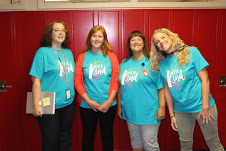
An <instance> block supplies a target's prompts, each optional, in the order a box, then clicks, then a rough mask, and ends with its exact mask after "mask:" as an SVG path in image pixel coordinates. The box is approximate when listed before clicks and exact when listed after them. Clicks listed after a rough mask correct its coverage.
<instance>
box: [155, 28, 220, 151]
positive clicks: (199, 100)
mask: <svg viewBox="0 0 226 151" xmlns="http://www.w3.org/2000/svg"><path fill="white" fill-rule="evenodd" d="M208 66H209V64H208V63H207V61H206V60H205V59H204V58H203V57H202V55H201V53H200V52H199V50H198V49H197V48H195V47H190V46H187V45H185V44H184V42H183V41H182V40H181V39H180V38H179V36H178V35H177V34H176V33H173V32H171V31H169V30H168V29H165V28H162V29H158V30H156V31H155V32H154V34H153V36H152V40H151V67H152V70H153V71H154V72H160V75H161V77H162V79H163V82H164V86H165V96H166V101H167V105H168V108H169V113H170V119H171V126H172V128H173V130H175V131H178V134H179V139H180V146H181V150H182V151H183V150H185V151H192V145H193V131H194V127H195V122H196V120H197V121H198V123H199V126H200V128H201V131H202V134H203V136H204V138H205V141H206V143H207V145H208V147H209V149H210V150H211V151H215V150H218V151H224V149H223V147H222V145H221V143H220V141H219V137H218V127H217V108H216V105H215V101H214V99H213V97H212V95H211V94H210V85H209V79H208V72H207V67H208Z"/></svg>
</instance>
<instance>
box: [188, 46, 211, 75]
mask: <svg viewBox="0 0 226 151" xmlns="http://www.w3.org/2000/svg"><path fill="white" fill-rule="evenodd" d="M190 53H191V55H192V56H191V57H192V63H193V65H194V67H195V70H196V72H197V73H199V72H200V71H201V70H202V69H203V68H205V67H206V68H208V67H209V63H208V62H207V61H206V60H205V59H204V57H203V56H202V54H201V53H200V52H199V50H198V49H197V48H196V47H191V50H190Z"/></svg>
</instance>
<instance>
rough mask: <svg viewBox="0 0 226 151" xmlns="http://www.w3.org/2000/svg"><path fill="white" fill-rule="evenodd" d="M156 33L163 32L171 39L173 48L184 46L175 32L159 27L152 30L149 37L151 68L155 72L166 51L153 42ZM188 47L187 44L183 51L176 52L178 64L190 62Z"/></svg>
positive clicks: (182, 64) (183, 64)
mask: <svg viewBox="0 0 226 151" xmlns="http://www.w3.org/2000/svg"><path fill="white" fill-rule="evenodd" d="M157 33H165V34H166V35H168V36H169V38H170V39H171V40H172V43H173V46H174V48H176V49H177V48H179V47H181V46H184V45H185V44H184V42H183V40H181V39H180V37H179V36H178V34H177V33H173V32H171V31H170V30H169V29H166V28H161V29H157V30H155V31H154V34H153V35H152V38H151V53H150V54H151V70H152V71H153V72H155V73H158V72H159V62H160V61H162V60H164V59H165V58H166V57H167V54H166V52H163V51H161V50H160V49H159V48H158V47H157V46H156V44H155V42H154V35H155V34H157ZM189 53H190V49H189V47H188V46H186V47H184V49H183V51H180V52H179V53H178V57H177V60H178V65H180V66H182V67H184V66H185V65H186V64H188V63H189V62H190V56H189Z"/></svg>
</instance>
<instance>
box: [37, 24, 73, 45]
mask: <svg viewBox="0 0 226 151" xmlns="http://www.w3.org/2000/svg"><path fill="white" fill-rule="evenodd" d="M55 23H61V24H63V25H64V28H65V30H66V26H65V23H64V22H62V21H58V20H54V21H52V22H50V23H49V24H48V25H46V27H45V29H44V32H43V34H42V37H41V41H40V45H41V47H51V46H52V32H53V25H54V24H55ZM69 46H70V37H69V34H68V31H66V37H65V40H64V42H63V43H62V47H63V48H69Z"/></svg>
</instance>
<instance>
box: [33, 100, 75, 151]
mask: <svg viewBox="0 0 226 151" xmlns="http://www.w3.org/2000/svg"><path fill="white" fill-rule="evenodd" d="M74 114H75V102H74V101H73V102H72V103H71V104H70V105H69V106H66V107H64V108H60V109H56V110H55V114H54V115H42V117H37V120H38V123H39V126H40V129H41V133H42V151H71V150H72V139H71V127H72V123H73V119H74Z"/></svg>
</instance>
